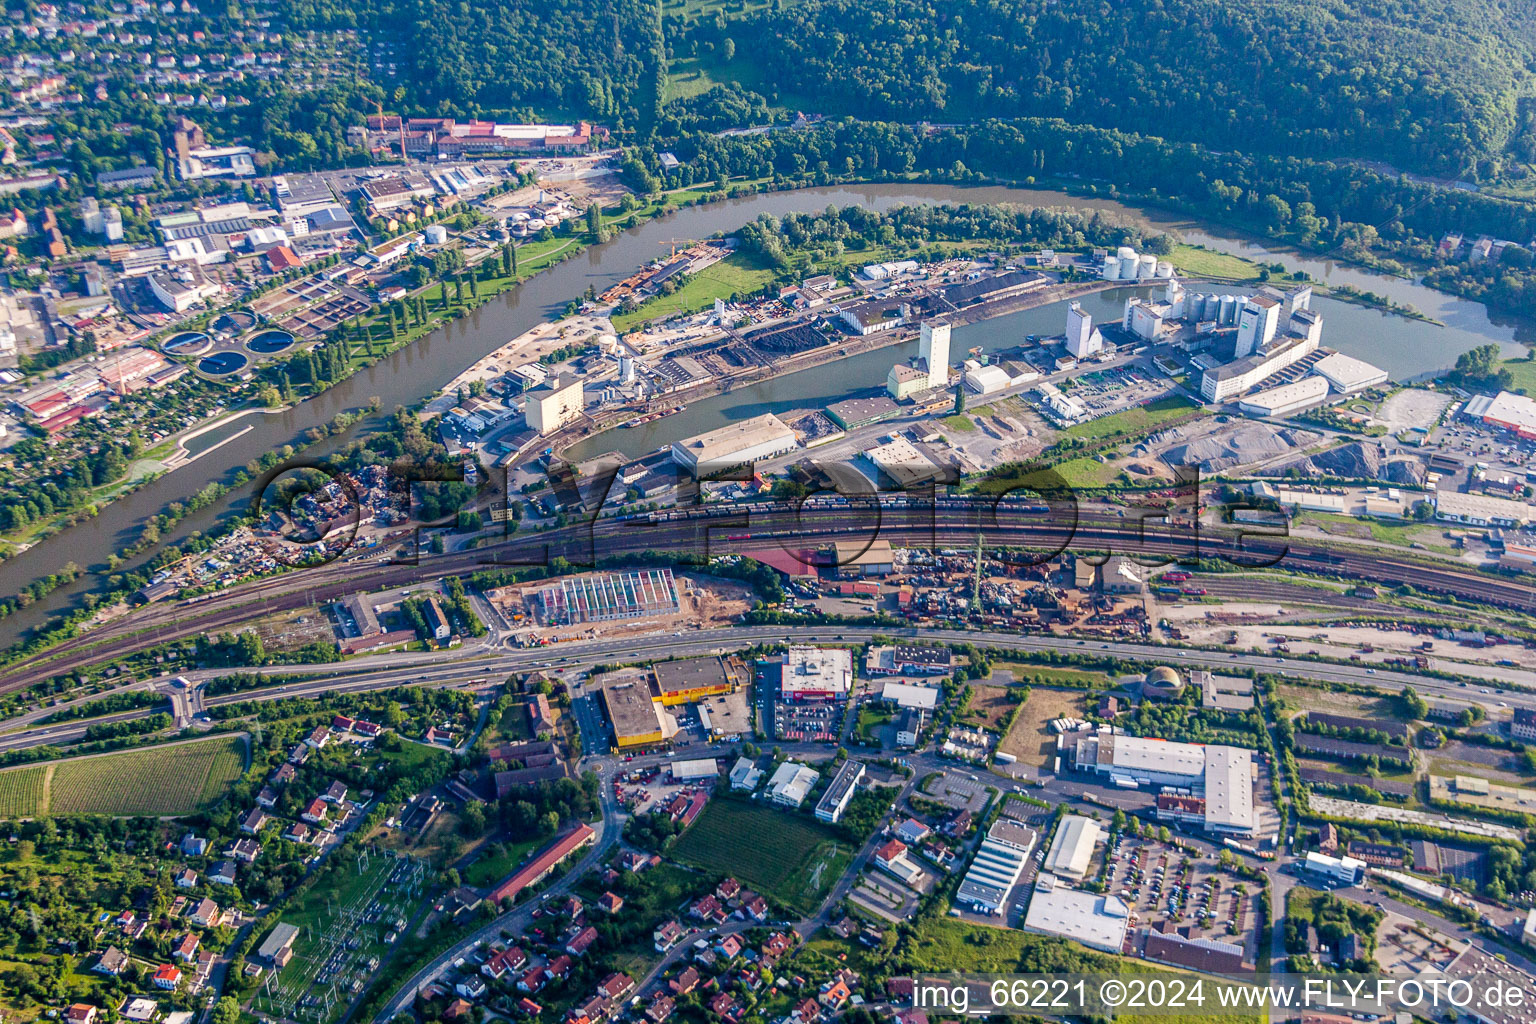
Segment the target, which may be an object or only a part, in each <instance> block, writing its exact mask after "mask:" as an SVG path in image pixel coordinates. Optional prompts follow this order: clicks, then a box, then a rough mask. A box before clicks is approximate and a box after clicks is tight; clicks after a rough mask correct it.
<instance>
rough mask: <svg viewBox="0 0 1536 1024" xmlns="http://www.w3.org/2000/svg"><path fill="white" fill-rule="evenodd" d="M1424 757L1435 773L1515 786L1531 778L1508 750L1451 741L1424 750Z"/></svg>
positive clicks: (1527, 781)
mask: <svg viewBox="0 0 1536 1024" xmlns="http://www.w3.org/2000/svg"><path fill="white" fill-rule="evenodd" d="M1425 758H1426V760H1427V761H1428V762H1429V770H1430V771H1431V772H1433V773H1434V774H1436V775H1475V776H1477V777H1479V778H1485V779H1489V780H1490V781H1493V782H1503V783H1507V784H1509V785H1512V786H1523V785H1526V784H1528V783H1529V782H1530V777H1529V776H1528V775H1526V774H1525V773H1524V772H1522V771H1521V766H1520V759H1519V757H1518V756H1517V755H1515V754H1513V753H1511V752H1510V751H1508V750H1499V749H1496V748H1494V747H1480V746H1477V745H1475V744H1472V743H1462V742H1460V741H1459V740H1452V741H1451V742H1450V743H1447V744H1446V745H1445V746H1443V747H1441V748H1440V749H1439V750H1436V751H1434V752H1432V753H1431V752H1425Z"/></svg>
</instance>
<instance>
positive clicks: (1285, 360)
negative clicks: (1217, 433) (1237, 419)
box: [1197, 312, 1322, 402]
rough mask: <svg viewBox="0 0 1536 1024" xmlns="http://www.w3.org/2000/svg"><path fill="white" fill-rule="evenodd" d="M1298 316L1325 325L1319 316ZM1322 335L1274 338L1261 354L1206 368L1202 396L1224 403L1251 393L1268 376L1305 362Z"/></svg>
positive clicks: (1201, 384) (1309, 333) (1260, 351)
mask: <svg viewBox="0 0 1536 1024" xmlns="http://www.w3.org/2000/svg"><path fill="white" fill-rule="evenodd" d="M1298 316H1308V317H1313V318H1315V321H1313V322H1315V323H1316V324H1318V325H1319V326H1320V325H1321V324H1322V317H1321V316H1319V315H1318V314H1315V313H1311V312H1305V313H1302V314H1298ZM1320 335H1321V331H1309V332H1308V334H1307V336H1305V337H1298V336H1296V335H1294V334H1286V335H1281V336H1279V337H1276V338H1273V339H1271V340H1270V342H1269V344H1267V345H1265V346H1264V347H1262V348H1260V349H1258V350H1257V351H1254V352H1251V353H1249V354H1248V355H1244V356H1238V357H1237V358H1235V359H1233V360H1232V361H1231V362H1229V363H1221V364H1219V365H1214V366H1203V367H1202V370H1203V372H1202V373H1201V375H1200V394H1201V396H1202V397H1204V398H1205V399H1206V400H1208V401H1212V402H1224V401H1226V400H1227V399H1229V398H1235V397H1236V396H1238V395H1243V394H1247V393H1248V392H1249V391H1252V390H1253V389H1254V387H1256V386H1257V385H1258V384H1259V382H1260V381H1262V380H1264V379H1265V378H1266V377H1268V376H1270V375H1271V374H1274V373H1278V372H1279V371H1281V370H1283V369H1285V368H1286V367H1287V366H1290V365H1292V364H1293V363H1296V362H1299V361H1300V360H1302V359H1305V358H1306V357H1307V356H1308V355H1311V354H1312V353H1313V352H1314V351H1316V349H1317V342H1318V337H1319V336H1320ZM1202 360H1203V357H1197V361H1202Z"/></svg>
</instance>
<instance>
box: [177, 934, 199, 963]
mask: <svg viewBox="0 0 1536 1024" xmlns="http://www.w3.org/2000/svg"><path fill="white" fill-rule="evenodd" d="M201 944H202V939H200V938H198V937H197V936H196V935H195V934H193V933H192V932H188V933H187V934H185V935H183V936H182V937H181V938H179V939H177V940H176V945H175V946H173V947H171V956H172V957H173V958H174V959H177V960H180V961H182V962H183V963H185V962H186V961H188V960H195V959H197V947H198V946H199V945H201Z"/></svg>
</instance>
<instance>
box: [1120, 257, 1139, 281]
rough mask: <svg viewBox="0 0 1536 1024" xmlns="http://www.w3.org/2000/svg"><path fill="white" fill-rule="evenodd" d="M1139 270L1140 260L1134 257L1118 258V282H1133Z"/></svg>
mask: <svg viewBox="0 0 1536 1024" xmlns="http://www.w3.org/2000/svg"><path fill="white" fill-rule="evenodd" d="M1140 270H1141V260H1139V259H1138V258H1136V257H1135V256H1122V257H1121V258H1120V280H1122V281H1134V280H1136V275H1137V273H1138V272H1139V271H1140Z"/></svg>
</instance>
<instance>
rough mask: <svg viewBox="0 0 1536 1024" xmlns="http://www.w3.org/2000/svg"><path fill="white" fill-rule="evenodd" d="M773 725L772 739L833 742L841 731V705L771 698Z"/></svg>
mask: <svg viewBox="0 0 1536 1024" xmlns="http://www.w3.org/2000/svg"><path fill="white" fill-rule="evenodd" d="M773 725H774V738H775V739H781V740H799V741H802V742H807V743H836V742H837V740H838V737H839V736H841V735H842V730H843V706H842V705H841V704H837V703H833V702H830V701H817V702H814V703H804V704H802V703H799V702H796V701H785V700H779V701H775V702H774V706H773Z"/></svg>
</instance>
